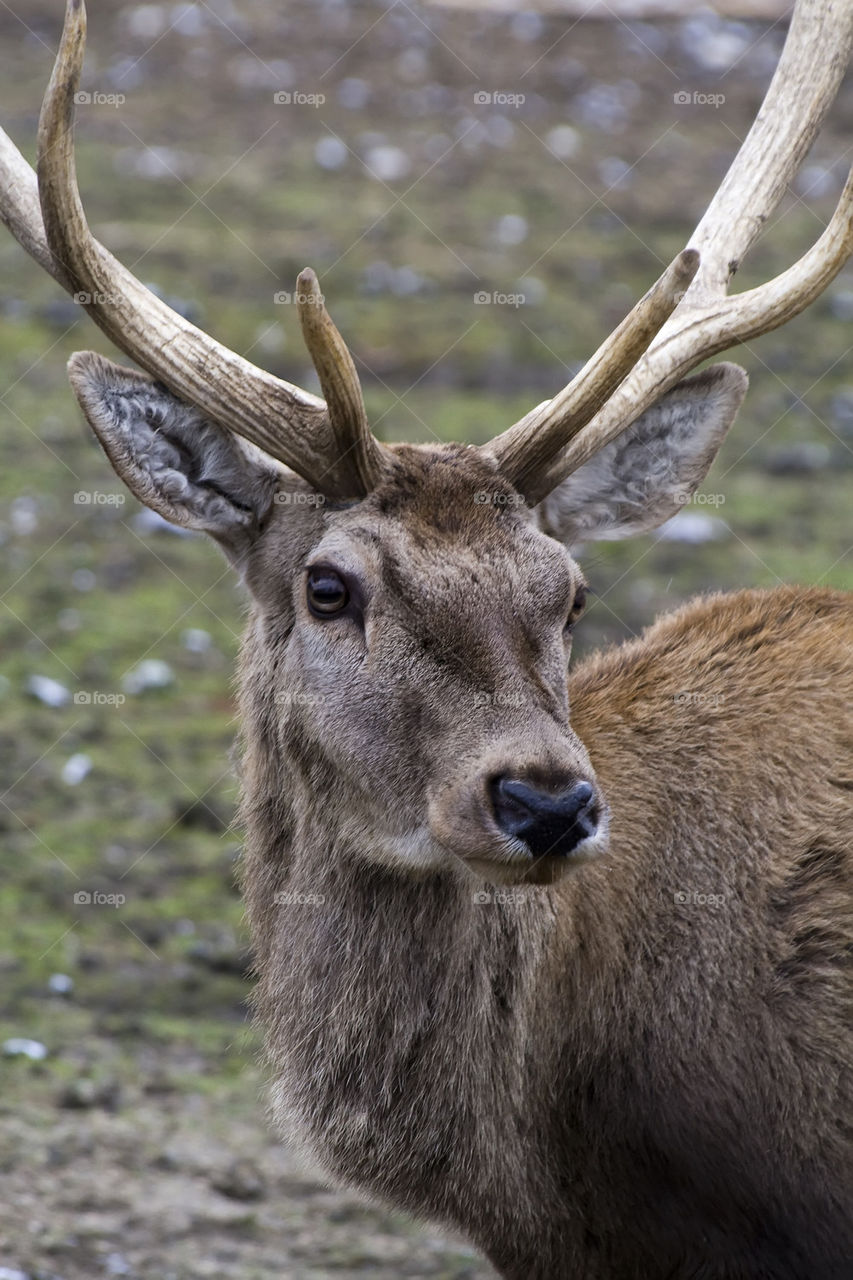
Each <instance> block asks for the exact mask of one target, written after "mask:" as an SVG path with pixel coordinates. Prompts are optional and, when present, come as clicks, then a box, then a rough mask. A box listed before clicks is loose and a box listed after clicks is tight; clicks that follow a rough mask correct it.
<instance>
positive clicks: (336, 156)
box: [314, 136, 349, 169]
mask: <svg viewBox="0 0 853 1280" xmlns="http://www.w3.org/2000/svg"><path fill="white" fill-rule="evenodd" d="M348 155H349V152H348V150H347V148H346V144H345V143H343V142H341V140H340V138H333V137H331V136H329V137H327V138H321V139H320V140H319V142H317V143H315V145H314V159H315V160H316V162H317V164H318V165H319V166H320V168H321V169H342V168H343V166H344V165H345V164H346V162H347V156H348Z"/></svg>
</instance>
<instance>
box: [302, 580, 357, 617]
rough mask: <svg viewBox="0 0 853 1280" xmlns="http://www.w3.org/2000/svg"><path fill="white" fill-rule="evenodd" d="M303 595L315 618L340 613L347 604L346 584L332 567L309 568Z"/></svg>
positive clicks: (347, 592)
mask: <svg viewBox="0 0 853 1280" xmlns="http://www.w3.org/2000/svg"><path fill="white" fill-rule="evenodd" d="M305 595H306V599H307V601H308V608H309V609H310V610H311V612H312V613H313V614H314V616H315V617H317V618H328V617H330V616H332V615H333V614H336V613H341V612H342V610H344V609H345V608H346V607H347V605H348V604H349V590H348V588H347V584H346V583H345V582H344V580H343V578H342V577H341V575H340V574H339V573H336V572H335V570H334V569H325V568H321V569H309V570H308V580H307V582H306V588H305Z"/></svg>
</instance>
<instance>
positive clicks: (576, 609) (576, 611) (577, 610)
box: [566, 586, 587, 631]
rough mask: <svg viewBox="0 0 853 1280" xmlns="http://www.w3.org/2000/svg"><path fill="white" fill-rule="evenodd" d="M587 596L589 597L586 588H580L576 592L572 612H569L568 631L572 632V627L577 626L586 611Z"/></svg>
mask: <svg viewBox="0 0 853 1280" xmlns="http://www.w3.org/2000/svg"><path fill="white" fill-rule="evenodd" d="M586 596H587V588H586V587H585V586H580V587H578V589H577V591H576V592H575V596H574V599H573V600H572V607H571V610H570V611H569V616H568V619H567V620H566V630H567V631H571V630H572V627H573V626H574V625H575V623H576V622H577V620H578V618H579V617H580V616H581V614H582V613H583V611H584V609H585V608H586Z"/></svg>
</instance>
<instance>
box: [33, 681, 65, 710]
mask: <svg viewBox="0 0 853 1280" xmlns="http://www.w3.org/2000/svg"><path fill="white" fill-rule="evenodd" d="M26 689H27V693H29V694H31V695H32V696H33V697H34V698H37V699H38V700H39V702H43V703H44V705H45V706H46V707H65V706H67V705H68V703H69V702H70V701H71V694H70V693H69V692H68V690H67V689H66V688H65V685H64V684H60V683H59V681H58V680H53V679H52V678H51V677H50V676H30V677H29V679H28V680H27V684H26Z"/></svg>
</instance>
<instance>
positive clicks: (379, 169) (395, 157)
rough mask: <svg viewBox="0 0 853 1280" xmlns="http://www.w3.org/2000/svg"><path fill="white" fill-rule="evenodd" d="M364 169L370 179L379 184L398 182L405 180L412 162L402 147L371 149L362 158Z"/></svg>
mask: <svg viewBox="0 0 853 1280" xmlns="http://www.w3.org/2000/svg"><path fill="white" fill-rule="evenodd" d="M364 164H365V167H366V169H367V171H368V173H369V174H370V176H371V178H377V179H378V180H379V181H380V182H399V181H400V179H401V178H405V177H406V175H407V174H408V173H409V171H410V170H411V167H412V162H411V160H410V159H409V157H408V156H407V155H406V153H405V151H404V150H403V149H402V147H390V146H384V147H371V148H370V150H369V151H368V152H367V155H366V156H365V157H364Z"/></svg>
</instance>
